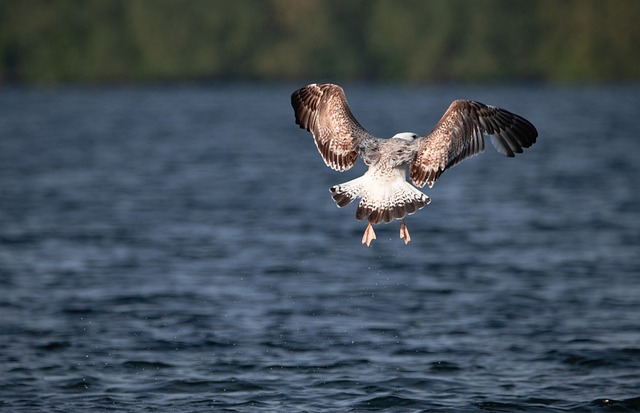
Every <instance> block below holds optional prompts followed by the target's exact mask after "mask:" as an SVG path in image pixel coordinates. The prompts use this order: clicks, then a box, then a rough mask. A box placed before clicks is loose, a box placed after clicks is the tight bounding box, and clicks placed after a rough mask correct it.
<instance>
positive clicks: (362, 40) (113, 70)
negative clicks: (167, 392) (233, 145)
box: [0, 0, 640, 83]
mask: <svg viewBox="0 0 640 413" xmlns="http://www.w3.org/2000/svg"><path fill="white" fill-rule="evenodd" d="M638 21H640V1H637V0H610V1H603V0H531V1H514V0H448V1H445V0H234V1H227V0H49V1H47V0H7V1H3V2H0V83H6V82H12V81H22V82H27V83H58V82H131V81H158V80H161V81H163V80H167V81H173V80H189V79H266V80H282V79H303V78H304V79H307V80H311V79H313V80H331V79H332V78H336V79H356V80H359V79H364V80H387V81H408V82H434V81H484V80H490V81H495V80H529V79H539V80H551V81H612V80H639V79H640V53H639V51H640V48H639V47H638V45H639V44H640V24H638V23H637V22H638Z"/></svg>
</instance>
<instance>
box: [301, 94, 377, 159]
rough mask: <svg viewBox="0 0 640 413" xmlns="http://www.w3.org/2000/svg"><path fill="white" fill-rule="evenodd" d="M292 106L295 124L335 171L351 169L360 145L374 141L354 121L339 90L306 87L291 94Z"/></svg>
mask: <svg viewBox="0 0 640 413" xmlns="http://www.w3.org/2000/svg"><path fill="white" fill-rule="evenodd" d="M291 106H293V110H294V113H295V117H296V124H298V125H300V127H301V128H303V129H306V130H308V131H309V132H311V133H312V134H313V139H314V141H315V143H316V146H317V147H318V151H319V152H320V155H322V159H323V160H324V162H325V163H326V164H327V166H328V167H330V168H332V169H335V170H336V171H346V170H347V169H349V168H351V167H352V166H353V165H354V164H355V163H356V160H357V159H358V154H359V146H360V144H361V143H362V142H363V141H364V140H366V139H369V138H373V136H372V135H370V134H369V132H367V131H366V130H365V129H364V128H363V127H362V126H361V125H360V124H359V123H358V121H357V120H356V119H355V118H354V117H353V114H352V113H351V110H349V106H348V105H347V100H346V98H345V95H344V91H343V90H342V88H341V87H340V86H337V85H332V84H328V83H323V84H315V83H314V84H311V85H308V86H305V87H303V88H301V89H298V90H296V91H295V92H293V94H292V95H291Z"/></svg>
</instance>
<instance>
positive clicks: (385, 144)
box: [291, 83, 538, 247]
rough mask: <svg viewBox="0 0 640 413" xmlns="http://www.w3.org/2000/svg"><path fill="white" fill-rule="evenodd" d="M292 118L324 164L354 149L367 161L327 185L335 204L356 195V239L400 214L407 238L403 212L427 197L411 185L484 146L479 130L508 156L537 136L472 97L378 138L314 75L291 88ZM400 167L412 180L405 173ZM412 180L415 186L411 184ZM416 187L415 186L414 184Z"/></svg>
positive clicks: (347, 158) (335, 165) (334, 164)
mask: <svg viewBox="0 0 640 413" xmlns="http://www.w3.org/2000/svg"><path fill="white" fill-rule="evenodd" d="M291 106H293V111H294V114H295V121H296V124H297V125H299V126H300V128H302V129H306V130H307V131H309V132H311V134H312V135H313V140H314V142H315V144H316V147H317V148H318V151H319V152H320V155H321V156H322V159H323V160H324V162H325V164H326V165H327V166H328V167H330V168H331V169H334V170H336V171H340V172H344V171H346V170H348V169H350V168H351V167H352V166H353V165H354V164H355V163H356V161H357V159H358V157H361V158H362V160H363V161H364V163H365V164H366V165H367V166H368V167H369V168H368V170H367V172H366V173H365V174H364V175H363V176H361V177H359V178H356V179H353V180H351V181H348V182H345V183H342V184H339V185H335V186H333V187H331V193H332V198H333V200H334V201H335V202H336V204H337V205H338V207H339V208H342V207H345V206H347V205H348V204H350V203H351V202H352V201H353V200H355V199H358V198H360V203H359V205H358V207H357V208H356V219H357V220H359V221H361V220H363V219H367V220H368V225H367V228H366V230H365V232H364V235H363V236H362V244H366V245H367V247H370V246H371V241H373V240H374V239H376V234H375V231H374V230H373V225H376V224H379V223H381V222H383V221H384V222H385V223H389V222H391V221H394V220H398V219H399V220H402V222H401V224H400V238H401V239H402V240H404V243H405V245H406V244H408V243H409V241H411V236H410V235H409V230H408V229H407V225H406V223H405V222H404V217H405V216H407V215H411V214H413V213H414V212H416V211H418V210H419V209H422V208H423V207H424V206H425V205H427V204H428V203H429V202H430V199H429V197H428V196H427V195H425V194H424V193H422V192H421V191H420V190H419V189H418V188H422V187H424V185H425V184H426V185H429V188H431V187H432V186H433V184H434V183H435V182H436V180H437V179H438V178H439V177H440V175H442V173H443V172H444V171H445V170H447V169H448V168H451V167H453V166H454V165H456V164H458V163H459V162H461V161H462V160H464V159H466V158H469V157H471V156H474V155H476V154H478V153H480V152H482V151H483V150H484V136H485V135H490V136H491V143H492V144H493V146H494V147H495V148H496V150H497V151H498V152H500V153H501V154H503V155H505V156H508V157H513V156H515V154H516V153H522V152H523V148H528V147H530V146H531V145H533V144H534V143H535V142H536V138H537V136H538V131H537V130H536V128H535V127H534V126H533V125H532V124H531V123H530V122H529V121H528V120H526V119H524V118H523V117H521V116H518V115H516V114H514V113H511V112H508V111H506V110H504V109H501V108H498V107H495V106H490V105H485V104H483V103H480V102H475V101H472V100H455V101H453V103H451V105H450V106H449V108H448V109H447V111H446V112H445V114H444V115H443V116H442V118H441V119H440V121H439V122H438V123H437V124H436V126H435V128H434V129H433V130H432V131H431V132H430V133H428V134H426V135H424V136H419V135H417V134H415V133H412V132H401V133H397V134H395V135H394V136H392V137H391V138H388V139H387V138H378V137H376V136H374V135H372V134H371V133H369V132H368V131H367V130H366V129H365V128H363V127H362V126H361V125H360V123H359V122H358V121H357V120H356V118H355V117H354V116H353V114H352V113H351V110H350V109H349V105H348V104H347V99H346V97H345V93H344V90H343V89H342V88H341V87H340V86H338V85H334V84H330V83H319V84H316V83H313V84H310V85H308V86H305V87H303V88H301V89H298V90H296V91H295V92H293V94H292V95H291ZM407 171H408V172H409V177H410V178H411V181H412V182H413V185H411V184H410V183H409V182H408V181H407ZM414 185H415V186H414ZM416 187H417V188H416Z"/></svg>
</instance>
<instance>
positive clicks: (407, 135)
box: [391, 132, 418, 142]
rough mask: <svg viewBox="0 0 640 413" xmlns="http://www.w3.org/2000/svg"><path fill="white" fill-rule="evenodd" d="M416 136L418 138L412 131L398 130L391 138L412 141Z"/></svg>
mask: <svg viewBox="0 0 640 413" xmlns="http://www.w3.org/2000/svg"><path fill="white" fill-rule="evenodd" d="M417 138H418V135H416V134H415V133H413V132H400V133H396V134H395V135H393V136H392V137H391V139H402V140H403V141H408V142H413V141H414V140H415V139H417Z"/></svg>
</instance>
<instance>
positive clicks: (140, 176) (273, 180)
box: [0, 84, 640, 412]
mask: <svg viewBox="0 0 640 413" xmlns="http://www.w3.org/2000/svg"><path fill="white" fill-rule="evenodd" d="M300 86H301V85H300V84H235V85H179V86H178V85H175V86H148V87H134V86H130V87H128V86H118V87H69V88H44V89H11V88H5V89H3V90H1V91H0V284H1V286H2V288H1V290H0V315H1V317H0V410H2V411H11V412H34V411H46V412H71V411H78V412H79V411H92V412H102V411H128V412H150V411H183V412H187V411H188V412H218V411H226V412H255V411H265V412H271V411H273V412H276V411H277V412H285V411H301V412H327V411H352V412H361V411H377V410H384V411H396V412H445V411H446V412H448V411H455V412H478V411H504V412H566V411H571V412H585V411H590V412H627V411H640V258H639V257H640V194H639V192H640V191H639V188H640V186H639V179H640V161H639V159H640V117H639V114H640V113H639V112H638V111H639V108H640V86H637V85H613V86H611V85H609V86H557V87H556V86H540V85H536V86H527V85H523V86H513V85H498V86H493V87H489V86H474V85H467V86H438V87H436V86H423V87H409V86H389V85H386V86H383V85H365V84H347V85H344V86H345V89H346V93H347V96H348V98H349V102H350V104H351V107H352V109H353V112H354V113H355V115H356V117H358V119H359V120H360V122H361V123H362V124H363V125H364V126H365V127H367V129H369V131H371V132H373V133H374V134H376V135H379V136H391V135H393V134H394V133H395V132H399V131H413V132H417V133H426V132H428V131H429V130H431V128H432V127H433V126H434V125H435V123H436V121H437V120H438V119H439V117H440V116H441V115H442V114H443V113H444V111H445V109H446V108H447V106H448V104H449V103H450V102H451V101H452V100H453V99H455V98H468V99H475V100H480V101H482V102H485V103H490V104H494V105H497V106H501V107H505V108H507V109H509V110H511V111H513V112H515V113H518V114H520V115H522V116H524V117H526V118H528V119H529V120H530V121H531V122H533V123H534V124H535V125H536V127H537V128H538V131H539V134H540V136H539V140H538V143H537V144H536V145H534V146H533V147H532V148H530V149H529V150H527V151H526V152H525V153H524V154H522V155H520V156H518V157H517V158H515V159H508V158H505V157H502V156H501V155H499V154H497V153H496V152H495V151H494V150H493V148H492V147H491V146H487V150H486V151H485V153H483V154H482V155H479V156H477V157H474V158H471V159H469V160H466V161H464V162H463V163H462V164H460V165H458V166H456V167H455V168H453V169H451V170H449V171H447V172H446V173H444V174H443V175H442V177H441V178H440V179H439V180H438V182H437V183H436V185H435V186H434V187H433V188H432V189H428V188H426V189H425V192H426V193H427V194H428V195H429V196H430V197H431V199H432V202H431V204H430V205H428V206H427V207H425V208H424V209H423V210H421V211H419V212H418V213H416V214H415V215H412V216H411V217H409V219H408V220H407V225H408V227H409V230H410V231H411V236H412V241H411V243H410V244H409V245H408V246H405V245H404V244H403V243H402V241H401V240H400V238H399V235H398V234H399V233H398V231H399V224H398V223H397V222H396V223H392V224H389V225H379V226H377V227H376V232H377V235H378V239H377V240H376V241H374V242H373V244H372V247H371V248H366V247H364V246H362V245H361V244H360V238H361V236H362V232H363V231H364V229H365V226H366V224H365V223H363V222H359V221H356V220H355V218H354V209H355V208H354V205H350V206H349V207H347V208H344V209H338V208H336V206H335V204H334V202H333V200H332V199H331V196H330V192H329V187H331V186H332V185H334V184H337V183H341V182H345V181H347V180H349V179H353V178H355V177H357V176H358V175H359V174H361V173H362V172H363V171H364V168H363V166H362V165H361V164H360V165H359V166H357V167H356V168H354V169H353V170H351V171H348V172H345V173H342V174H341V173H338V172H335V171H332V170H330V169H328V168H327V167H325V166H324V163H323V162H322V160H321V158H320V156H319V154H318V152H317V150H316V148H315V145H314V144H313V141H312V138H311V135H310V134H308V133H307V132H306V131H303V130H301V129H299V128H298V127H297V126H296V125H295V124H294V120H293V111H292V109H291V107H290V103H289V96H290V94H291V92H292V91H293V90H294V89H295V88H297V87H300Z"/></svg>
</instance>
